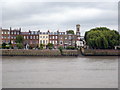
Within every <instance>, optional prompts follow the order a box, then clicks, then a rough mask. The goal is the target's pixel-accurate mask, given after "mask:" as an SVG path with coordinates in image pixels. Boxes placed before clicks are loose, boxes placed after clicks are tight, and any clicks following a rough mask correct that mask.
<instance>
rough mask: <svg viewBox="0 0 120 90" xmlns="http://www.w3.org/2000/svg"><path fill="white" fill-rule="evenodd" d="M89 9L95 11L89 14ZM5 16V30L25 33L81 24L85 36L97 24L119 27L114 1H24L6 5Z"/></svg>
mask: <svg viewBox="0 0 120 90" xmlns="http://www.w3.org/2000/svg"><path fill="white" fill-rule="evenodd" d="M82 9H84V10H85V11H83V10H82ZM86 10H87V12H89V10H93V12H92V11H91V12H89V13H86ZM94 11H95V12H96V13H95V12H94ZM83 13H84V14H83ZM92 13H93V14H92ZM86 14H87V15H86ZM2 15H3V27H10V26H12V27H23V30H25V29H27V30H29V29H30V28H31V29H32V28H33V29H35V27H36V29H39V28H41V29H42V28H43V29H47V30H48V29H54V30H55V29H59V28H61V29H62V30H65V29H69V28H71V29H75V27H74V26H75V25H76V24H78V23H79V24H81V25H82V26H81V27H82V28H83V30H81V31H82V33H84V32H85V31H86V30H87V29H88V27H93V26H95V25H99V26H104V25H105V26H108V27H109V26H111V24H112V25H113V26H114V27H117V3H115V2H114V3H113V2H111V3H110V2H109V3H105V2H61V3H60V2H50V3H49V2H47V3H45V2H42V3H41V2H38V3H37V2H28V3H26V2H24V3H20V4H17V5H13V6H11V5H9V4H8V5H6V4H5V5H4V7H3V14H2ZM92 15H93V16H92ZM44 26H45V27H44ZM24 27H25V28H24ZM115 29H116V28H115Z"/></svg>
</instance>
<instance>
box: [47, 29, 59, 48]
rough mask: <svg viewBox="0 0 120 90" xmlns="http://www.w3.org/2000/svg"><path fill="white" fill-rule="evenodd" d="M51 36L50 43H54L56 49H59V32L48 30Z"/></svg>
mask: <svg viewBox="0 0 120 90" xmlns="http://www.w3.org/2000/svg"><path fill="white" fill-rule="evenodd" d="M48 34H49V43H52V44H53V45H54V48H57V47H58V31H57V32H50V31H49V30H48Z"/></svg>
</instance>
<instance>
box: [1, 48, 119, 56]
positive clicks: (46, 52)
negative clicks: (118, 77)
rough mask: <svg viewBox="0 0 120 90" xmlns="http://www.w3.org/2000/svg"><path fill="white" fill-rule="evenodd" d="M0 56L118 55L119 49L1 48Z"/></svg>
mask: <svg viewBox="0 0 120 90" xmlns="http://www.w3.org/2000/svg"><path fill="white" fill-rule="evenodd" d="M0 52H2V53H0V55H1V56H120V50H114V49H113V50H111V49H110V50H102V49H83V48H82V49H81V50H62V51H60V50H58V49H56V50H49V49H48V50H34V49H29V50H24V49H3V50H2V49H1V50H0Z"/></svg>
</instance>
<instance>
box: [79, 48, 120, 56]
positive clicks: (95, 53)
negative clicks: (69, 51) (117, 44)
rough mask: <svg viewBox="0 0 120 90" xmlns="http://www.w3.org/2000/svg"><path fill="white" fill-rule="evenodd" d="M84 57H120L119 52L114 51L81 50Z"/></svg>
mask: <svg viewBox="0 0 120 90" xmlns="http://www.w3.org/2000/svg"><path fill="white" fill-rule="evenodd" d="M81 53H82V55H84V56H120V50H115V49H81Z"/></svg>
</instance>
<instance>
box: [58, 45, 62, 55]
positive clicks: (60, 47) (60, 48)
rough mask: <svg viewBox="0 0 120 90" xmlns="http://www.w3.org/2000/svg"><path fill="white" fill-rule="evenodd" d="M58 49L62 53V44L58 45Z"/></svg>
mask: <svg viewBox="0 0 120 90" xmlns="http://www.w3.org/2000/svg"><path fill="white" fill-rule="evenodd" d="M58 49H59V50H60V53H61V54H63V51H62V50H63V47H62V46H59V47H58Z"/></svg>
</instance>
